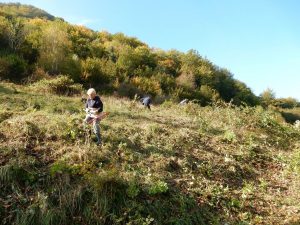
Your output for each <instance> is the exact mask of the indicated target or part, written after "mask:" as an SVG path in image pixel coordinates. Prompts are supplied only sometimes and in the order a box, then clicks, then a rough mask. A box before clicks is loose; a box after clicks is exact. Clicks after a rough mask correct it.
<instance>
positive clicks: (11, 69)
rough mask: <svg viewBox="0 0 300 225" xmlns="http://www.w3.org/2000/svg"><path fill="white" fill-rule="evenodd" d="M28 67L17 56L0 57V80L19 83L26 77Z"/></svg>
mask: <svg viewBox="0 0 300 225" xmlns="http://www.w3.org/2000/svg"><path fill="white" fill-rule="evenodd" d="M27 68H28V65H27V63H26V61H25V60H24V59H23V58H21V57H20V56H18V55H14V54H11V55H6V56H0V79H3V80H6V79H8V80H10V81H14V82H20V81H22V79H24V78H25V77H26V75H27Z"/></svg>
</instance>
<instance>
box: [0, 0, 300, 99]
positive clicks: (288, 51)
mask: <svg viewBox="0 0 300 225" xmlns="http://www.w3.org/2000/svg"><path fill="white" fill-rule="evenodd" d="M2 2H15V1H2ZM18 2H20V3H24V4H31V5H34V6H36V7H39V8H41V9H43V10H45V11H47V12H49V13H50V14H52V15H54V16H58V17H62V18H64V19H65V20H66V21H68V22H70V23H73V24H82V25H85V26H87V27H89V28H91V29H93V30H95V31H101V30H106V31H108V32H110V33H116V32H123V33H124V34H126V35H128V36H134V37H137V38H138V39H140V40H141V41H143V42H145V43H147V44H148V45H149V46H150V47H156V48H161V49H164V50H169V49H177V50H179V51H182V52H186V51H188V50H189V49H195V50H197V51H198V52H199V53H200V55H202V56H204V57H206V58H208V59H209V60H210V61H212V62H213V63H215V64H216V65H218V66H220V67H225V68H227V69H228V70H230V71H231V72H232V73H233V74H234V77H235V78H236V79H238V80H241V81H243V82H245V83H246V84H247V85H248V86H249V87H250V88H251V89H252V90H253V91H254V93H255V94H257V95H259V94H260V93H261V92H263V91H264V90H266V89H267V88H271V89H272V90H273V91H274V92H275V94H276V97H278V98H279V97H294V98H297V99H298V100H300V91H299V88H298V85H300V25H299V22H300V13H299V11H300V1H298V0H248V1H246V0H205V1H204V0H185V1H182V0H181V1H180V0H151V1H150V0H148V1H146V0H85V1H80V0H77V1H76V0H75V1H74V0H72V1H71V0H19V1H18Z"/></svg>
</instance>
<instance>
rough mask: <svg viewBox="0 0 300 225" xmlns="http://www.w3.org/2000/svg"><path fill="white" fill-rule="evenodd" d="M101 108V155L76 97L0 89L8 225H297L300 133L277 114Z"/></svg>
mask: <svg viewBox="0 0 300 225" xmlns="http://www.w3.org/2000/svg"><path fill="white" fill-rule="evenodd" d="M45 90H46V89H45ZM102 100H103V102H104V105H105V111H109V112H110V113H111V114H110V115H109V117H107V118H106V119H104V120H103V121H102V122H101V129H102V131H101V132H102V135H103V139H104V145H103V146H102V147H97V146H96V145H95V143H94V142H93V140H92V139H90V138H89V135H88V132H86V131H85V129H84V128H83V127H82V125H81V121H82V119H83V118H84V112H83V110H82V108H83V103H82V102H81V98H80V97H76V96H74V97H64V96H58V95H54V94H49V93H47V92H43V91H42V89H40V88H38V89H37V86H34V85H31V86H20V85H15V84H12V83H0V188H1V192H0V218H1V219H0V224H55V225H59V224H64V225H66V224H70V225H71V224H72V225H73V224H180V225H181V224H203V225H204V224H205V225H206V224H295V225H296V224H299V223H300V204H299V202H300V199H299V196H300V192H299V184H300V183H299V181H300V177H299V173H300V164H299V160H300V143H299V137H300V131H299V130H297V129H296V128H293V127H292V126H291V125H289V124H286V123H285V122H284V121H283V119H282V118H281V116H280V115H279V114H277V113H275V112H273V111H265V110H263V109H262V108H261V107H253V108H252V107H242V106H241V107H237V106H234V105H231V104H227V103H218V104H214V105H213V106H206V107H200V106H199V105H197V104H193V103H189V104H187V105H183V106H179V105H176V104H174V103H172V102H169V101H167V102H165V103H164V104H162V105H157V106H154V107H153V110H152V111H147V110H145V109H143V108H141V106H140V105H139V104H138V103H135V102H133V101H129V100H128V99H123V98H117V97H111V96H102Z"/></svg>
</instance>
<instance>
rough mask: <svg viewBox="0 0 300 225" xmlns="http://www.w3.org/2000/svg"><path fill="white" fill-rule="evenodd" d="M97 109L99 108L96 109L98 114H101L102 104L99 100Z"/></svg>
mask: <svg viewBox="0 0 300 225" xmlns="http://www.w3.org/2000/svg"><path fill="white" fill-rule="evenodd" d="M97 108H99V109H98V112H99V113H100V112H103V102H102V101H101V100H100V101H99V107H97Z"/></svg>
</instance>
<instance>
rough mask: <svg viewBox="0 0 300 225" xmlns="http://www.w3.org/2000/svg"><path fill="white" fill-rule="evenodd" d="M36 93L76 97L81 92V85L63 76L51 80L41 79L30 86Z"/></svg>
mask: <svg viewBox="0 0 300 225" xmlns="http://www.w3.org/2000/svg"><path fill="white" fill-rule="evenodd" d="M32 88H33V89H36V91H37V92H44V93H51V94H57V95H67V96H71V95H76V94H80V93H82V91H83V88H82V85H81V84H75V83H74V81H73V80H72V79H70V78H69V77H67V76H65V75H59V76H57V77H55V78H53V79H50V80H48V79H43V80H40V81H38V82H36V83H34V84H33V85H32Z"/></svg>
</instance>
